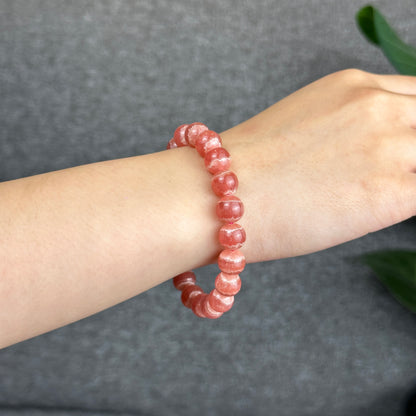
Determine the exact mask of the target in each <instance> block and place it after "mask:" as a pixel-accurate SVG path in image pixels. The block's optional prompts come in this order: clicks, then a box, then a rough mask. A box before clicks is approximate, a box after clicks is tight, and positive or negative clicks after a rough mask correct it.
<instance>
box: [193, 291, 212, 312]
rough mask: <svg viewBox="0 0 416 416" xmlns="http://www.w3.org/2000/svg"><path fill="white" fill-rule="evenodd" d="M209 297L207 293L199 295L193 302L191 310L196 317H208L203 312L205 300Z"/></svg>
mask: <svg viewBox="0 0 416 416" xmlns="http://www.w3.org/2000/svg"><path fill="white" fill-rule="evenodd" d="M207 296H208V295H206V294H205V293H198V294H197V295H195V296H194V297H193V298H192V300H191V309H192V312H193V313H194V314H195V315H196V316H199V317H200V318H206V316H205V315H204V312H203V310H202V302H203V301H204V300H205V298H206V297H207Z"/></svg>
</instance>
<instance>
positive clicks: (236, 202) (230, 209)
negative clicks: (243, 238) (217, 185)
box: [217, 195, 244, 222]
mask: <svg viewBox="0 0 416 416" xmlns="http://www.w3.org/2000/svg"><path fill="white" fill-rule="evenodd" d="M243 214H244V205H243V203H242V202H241V199H240V198H237V197H236V196H234V195H227V196H223V197H222V198H221V199H220V200H219V201H218V202H217V216H218V218H219V219H220V220H221V221H224V222H236V221H238V220H239V219H240V218H241V217H242V216H243Z"/></svg>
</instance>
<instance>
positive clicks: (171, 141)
mask: <svg viewBox="0 0 416 416" xmlns="http://www.w3.org/2000/svg"><path fill="white" fill-rule="evenodd" d="M175 147H178V145H177V144H176V142H175V139H174V138H173V137H172V138H171V139H170V140H169V141H168V145H167V146H166V149H168V150H169V149H174V148H175Z"/></svg>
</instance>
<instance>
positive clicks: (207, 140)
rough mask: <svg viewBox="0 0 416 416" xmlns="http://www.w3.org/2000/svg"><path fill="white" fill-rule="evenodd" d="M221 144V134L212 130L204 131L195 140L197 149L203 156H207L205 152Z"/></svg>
mask: <svg viewBox="0 0 416 416" xmlns="http://www.w3.org/2000/svg"><path fill="white" fill-rule="evenodd" d="M221 145H222V141H221V137H220V135H219V134H217V133H215V131H212V130H205V131H203V132H202V133H200V134H199V136H198V137H197V138H196V140H195V149H196V150H197V152H198V153H199V154H200V155H201V156H202V157H205V154H206V153H208V152H209V151H210V150H212V149H216V148H217V147H221Z"/></svg>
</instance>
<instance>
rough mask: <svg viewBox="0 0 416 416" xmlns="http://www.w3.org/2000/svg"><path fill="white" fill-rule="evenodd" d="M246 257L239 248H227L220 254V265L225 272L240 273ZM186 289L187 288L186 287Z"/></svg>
mask: <svg viewBox="0 0 416 416" xmlns="http://www.w3.org/2000/svg"><path fill="white" fill-rule="evenodd" d="M245 265H246V259H245V257H244V255H243V253H242V252H241V251H239V250H229V249H225V250H223V251H221V253H220V255H219V256H218V266H219V268H220V270H221V271H222V272H224V273H229V274H238V273H241V272H242V271H243V270H244V267H245ZM185 290H186V289H185Z"/></svg>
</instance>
